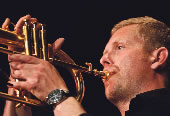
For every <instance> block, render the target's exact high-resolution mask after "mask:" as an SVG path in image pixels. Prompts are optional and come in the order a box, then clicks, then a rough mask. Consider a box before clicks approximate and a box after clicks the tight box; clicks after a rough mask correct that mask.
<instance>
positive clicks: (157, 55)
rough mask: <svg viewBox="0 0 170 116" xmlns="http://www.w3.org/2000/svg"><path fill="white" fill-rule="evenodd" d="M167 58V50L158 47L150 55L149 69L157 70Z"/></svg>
mask: <svg viewBox="0 0 170 116" xmlns="http://www.w3.org/2000/svg"><path fill="white" fill-rule="evenodd" d="M167 58H168V50H167V48H165V47H160V48H158V49H156V50H154V51H153V53H152V58H151V61H152V64H151V69H157V68H158V67H160V66H163V65H164V64H165V62H166V60H167Z"/></svg>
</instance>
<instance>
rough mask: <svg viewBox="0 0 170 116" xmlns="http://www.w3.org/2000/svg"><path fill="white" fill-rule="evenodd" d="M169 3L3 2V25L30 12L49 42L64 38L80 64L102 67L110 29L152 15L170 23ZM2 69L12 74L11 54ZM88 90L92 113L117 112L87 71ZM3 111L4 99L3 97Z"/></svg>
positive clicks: (0, 11)
mask: <svg viewBox="0 0 170 116" xmlns="http://www.w3.org/2000/svg"><path fill="white" fill-rule="evenodd" d="M169 9H170V8H169V6H168V3H165V1H163V0H162V1H156V0H155V1H149V0H148V1H144V0H143V1H142V0H141V1H140V0H138V1H137V0H136V1H132V0H126V1H125V0H112V1H111V0H110V1H107V0H103V1H102V0H53V1H52V0H48V1H47V0H44V1H43V0H41V1H36V0H29V1H28V0H23V1H17V0H15V1H12V0H11V1H10V0H7V1H0V24H2V23H3V21H4V20H5V18H6V17H9V18H11V20H12V22H14V23H16V22H17V20H18V19H19V18H20V17H21V16H24V15H26V14H30V15H31V16H32V17H36V18H37V19H38V20H39V22H42V23H44V24H46V25H47V37H48V42H49V43H53V42H54V41H55V40H56V39H57V38H58V37H64V38H65V43H64V45H63V47H62V49H63V50H64V51H65V52H67V53H68V54H69V55H70V56H71V57H72V58H73V59H74V60H75V62H76V63H77V64H79V65H83V66H85V64H84V63H85V62H86V61H88V62H92V64H93V66H94V68H97V69H99V70H102V66H101V65H100V63H99V60H100V57H101V56H102V52H103V49H104V47H105V45H106V43H107V41H108V39H109V37H110V30H111V28H112V27H113V25H114V24H116V23H117V22H119V21H121V20H123V19H127V18H131V17H139V16H152V17H154V18H156V19H158V20H161V21H163V22H165V23H167V24H168V25H169V24H170V21H169V20H170V15H169V11H170V10H169ZM0 59H1V61H0V68H1V70H2V72H3V73H4V72H7V73H8V74H9V66H8V62H7V55H4V54H0ZM4 80H6V79H5V78H4V74H1V78H0V87H1V88H0V89H1V90H2V91H6V90H7V88H6V85H4V84H3V83H4V82H5V81H4ZM84 80H85V86H86V92H85V97H84V100H83V101H82V105H83V106H84V108H85V109H86V110H87V111H88V112H89V113H91V114H96V115H101V116H105V115H107V116H108V115H115V114H117V110H116V108H115V107H114V106H113V105H111V104H110V103H109V102H108V101H107V100H106V98H105V95H104V87H103V84H102V82H101V80H100V79H99V78H95V77H93V76H87V75H86V74H84ZM0 102H1V104H0V109H1V113H2V111H3V106H4V100H2V99H1V100H0Z"/></svg>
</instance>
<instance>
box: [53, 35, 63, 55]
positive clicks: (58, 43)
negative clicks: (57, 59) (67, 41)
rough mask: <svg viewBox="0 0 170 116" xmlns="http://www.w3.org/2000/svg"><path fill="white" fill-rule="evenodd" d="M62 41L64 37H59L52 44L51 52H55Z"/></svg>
mask: <svg viewBox="0 0 170 116" xmlns="http://www.w3.org/2000/svg"><path fill="white" fill-rule="evenodd" d="M63 43H64V38H59V39H57V40H56V41H55V42H54V43H53V44H52V50H53V54H55V53H56V52H57V51H58V50H59V49H60V48H61V46H62V44H63Z"/></svg>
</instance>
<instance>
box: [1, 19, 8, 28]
mask: <svg viewBox="0 0 170 116" xmlns="http://www.w3.org/2000/svg"><path fill="white" fill-rule="evenodd" d="M9 24H10V19H9V18H6V19H5V22H4V23H3V24H2V28H3V29H8V25H9Z"/></svg>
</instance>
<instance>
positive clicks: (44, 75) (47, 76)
mask: <svg viewBox="0 0 170 116" xmlns="http://www.w3.org/2000/svg"><path fill="white" fill-rule="evenodd" d="M9 60H10V66H11V68H12V70H13V72H12V73H11V76H12V77H13V78H14V79H19V80H22V81H19V82H13V81H9V83H11V84H13V87H15V88H23V89H26V90H28V91H29V92H31V93H32V94H33V95H35V96H36V97H37V98H39V99H40V100H44V99H45V97H47V95H48V93H50V92H51V91H52V90H54V89H63V90H68V89H67V87H66V84H65V82H64V81H63V79H62V77H61V76H60V74H59V72H58V71H57V70H56V69H55V67H54V66H53V65H52V64H50V63H49V62H48V61H44V60H42V59H38V58H35V57H33V56H26V55H20V54H15V55H11V56H9Z"/></svg>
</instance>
